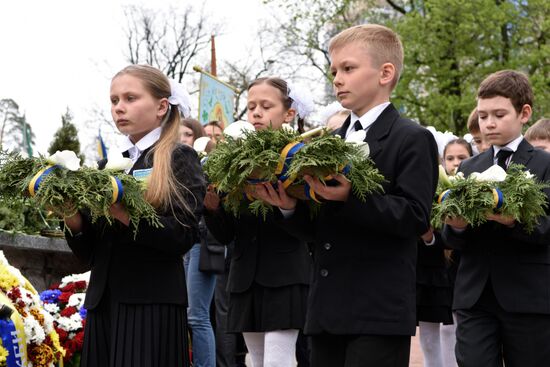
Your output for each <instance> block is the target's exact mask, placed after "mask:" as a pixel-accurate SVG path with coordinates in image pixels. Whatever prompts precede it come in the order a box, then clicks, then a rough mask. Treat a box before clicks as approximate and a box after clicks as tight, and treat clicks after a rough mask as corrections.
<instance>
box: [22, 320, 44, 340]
mask: <svg viewBox="0 0 550 367" xmlns="http://www.w3.org/2000/svg"><path fill="white" fill-rule="evenodd" d="M23 327H24V329H25V335H26V337H27V341H29V340H30V341H32V342H34V343H36V344H40V343H42V342H43V341H44V339H46V334H45V333H44V329H42V326H40V323H39V322H38V321H37V320H36V319H35V318H34V317H33V316H31V315H29V316H27V317H24V318H23Z"/></svg>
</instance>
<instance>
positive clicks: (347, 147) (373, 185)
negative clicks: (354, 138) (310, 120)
mask: <svg viewBox="0 0 550 367" xmlns="http://www.w3.org/2000/svg"><path fill="white" fill-rule="evenodd" d="M322 132H323V133H322V135H319V136H316V137H313V138H312V139H311V140H307V139H306V137H307V136H308V135H307V133H306V134H304V135H300V134H298V133H297V132H295V131H292V130H287V129H278V130H273V129H271V128H268V129H265V130H259V131H247V132H245V133H244V137H243V138H240V139H235V138H232V137H231V136H226V140H225V141H224V142H220V143H219V144H218V146H217V147H216V149H214V151H212V152H211V153H210V154H209V155H208V158H207V160H206V163H205V165H204V170H205V172H206V174H207V176H208V179H209V181H210V182H211V183H212V184H213V185H214V186H215V188H216V190H217V191H218V192H219V193H221V194H222V195H223V196H224V198H223V203H224V206H225V208H226V209H227V210H228V211H230V212H232V213H233V214H234V215H236V216H238V215H239V213H240V212H241V211H242V210H243V209H247V208H248V209H249V210H250V211H252V212H253V213H254V214H256V215H259V214H262V215H263V216H264V217H265V215H266V214H267V213H268V212H269V211H270V210H271V209H272V208H271V207H270V206H269V205H268V204H266V203H264V202H263V201H260V200H254V199H253V198H247V196H246V195H245V194H244V193H245V189H246V187H247V186H248V185H253V184H255V183H260V182H271V183H273V184H275V183H276V182H277V180H279V179H282V178H284V177H286V178H289V179H290V180H289V186H288V188H287V192H288V193H289V194H290V195H292V196H294V197H297V198H298V199H302V200H307V199H310V197H308V195H307V194H308V193H306V190H305V188H306V186H305V185H306V183H305V181H304V180H303V176H304V175H305V174H308V175H311V176H313V177H318V178H319V179H320V180H322V181H323V182H326V181H328V180H330V178H331V177H330V176H331V175H335V174H338V173H344V174H345V175H346V177H347V178H348V179H349V180H350V181H351V184H352V190H353V193H354V194H355V195H356V196H357V197H358V198H360V199H361V200H363V201H364V200H366V197H367V195H368V194H370V193H373V192H381V191H382V183H383V181H384V177H383V176H382V175H381V174H380V173H379V171H378V170H377V169H376V167H375V166H374V163H373V162H372V160H371V159H370V158H368V156H367V155H366V154H365V153H364V150H362V148H361V147H360V146H359V145H356V144H352V143H347V142H345V141H344V140H343V139H341V138H340V137H339V136H335V135H330V134H328V133H327V131H326V130H323V131H322ZM295 143H303V145H301V144H299V145H300V149H299V150H297V151H296V152H295V153H294V155H293V157H292V158H288V159H287V160H286V161H285V159H284V154H283V155H282V152H283V151H284V150H285V148H287V149H288V148H289V146H290V145H293V144H295ZM285 162H286V168H285V170H284V171H283V172H284V173H281V172H280V168H281V167H283V166H284V164H283V163H285ZM312 195H313V197H314V193H312ZM309 202H310V204H311V205H312V206H313V207H314V209H317V208H318V204H319V203H318V202H316V201H313V200H310V201H309Z"/></svg>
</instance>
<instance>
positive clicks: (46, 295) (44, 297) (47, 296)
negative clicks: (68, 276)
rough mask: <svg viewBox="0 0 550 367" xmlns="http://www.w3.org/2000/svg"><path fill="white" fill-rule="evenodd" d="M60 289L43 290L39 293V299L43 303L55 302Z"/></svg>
mask: <svg viewBox="0 0 550 367" xmlns="http://www.w3.org/2000/svg"><path fill="white" fill-rule="evenodd" d="M60 294H61V291H60V290H59V289H54V290H49V289H48V290H45V291H44V292H42V293H40V300H41V301H42V302H44V303H56V302H57V299H58V298H59V295H60Z"/></svg>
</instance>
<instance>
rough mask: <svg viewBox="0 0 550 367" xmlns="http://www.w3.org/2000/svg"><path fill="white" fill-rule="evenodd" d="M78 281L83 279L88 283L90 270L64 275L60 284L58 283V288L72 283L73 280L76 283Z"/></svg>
mask: <svg viewBox="0 0 550 367" xmlns="http://www.w3.org/2000/svg"><path fill="white" fill-rule="evenodd" d="M80 281H85V282H86V284H88V283H89V282H90V272H89V271H87V272H85V273H80V274H71V275H67V276H64V277H63V278H62V279H61V284H59V288H64V287H66V286H67V285H68V284H69V283H73V282H74V283H76V282H80Z"/></svg>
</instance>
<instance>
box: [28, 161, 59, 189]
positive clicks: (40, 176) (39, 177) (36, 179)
mask: <svg viewBox="0 0 550 367" xmlns="http://www.w3.org/2000/svg"><path fill="white" fill-rule="evenodd" d="M57 167H59V166H58V165H49V166H46V167H44V168H42V169H41V170H40V171H38V172H37V173H36V175H34V176H33V178H32V179H31V181H30V182H29V194H31V196H35V195H36V192H37V191H38V188H39V187H40V184H41V183H42V181H43V180H44V178H45V177H46V176H47V175H48V174H50V173H51V172H52V171H53V170H54V169H55V168H57Z"/></svg>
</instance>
